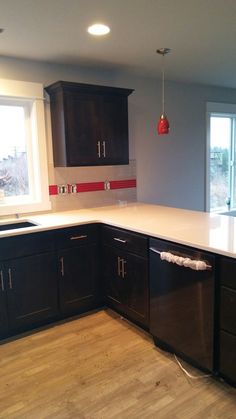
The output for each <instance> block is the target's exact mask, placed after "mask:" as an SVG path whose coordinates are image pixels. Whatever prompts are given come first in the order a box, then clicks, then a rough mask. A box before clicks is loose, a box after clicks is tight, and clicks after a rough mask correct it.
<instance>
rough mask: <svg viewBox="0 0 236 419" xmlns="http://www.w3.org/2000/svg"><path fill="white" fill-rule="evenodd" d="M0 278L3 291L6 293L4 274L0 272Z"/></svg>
mask: <svg viewBox="0 0 236 419" xmlns="http://www.w3.org/2000/svg"><path fill="white" fill-rule="evenodd" d="M0 278H1V289H2V291H4V282H3V272H2V271H0Z"/></svg>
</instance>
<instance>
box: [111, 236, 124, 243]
mask: <svg viewBox="0 0 236 419" xmlns="http://www.w3.org/2000/svg"><path fill="white" fill-rule="evenodd" d="M113 240H116V241H117V242H120V243H124V244H125V243H127V240H123V239H119V237H113Z"/></svg>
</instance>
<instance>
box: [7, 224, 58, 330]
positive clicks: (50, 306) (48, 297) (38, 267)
mask: <svg viewBox="0 0 236 419" xmlns="http://www.w3.org/2000/svg"><path fill="white" fill-rule="evenodd" d="M52 237H53V236H52V233H50V232H47V233H38V234H29V235H23V236H17V237H12V238H5V239H4V238H3V239H1V240H0V249H1V259H2V260H1V270H0V274H1V277H0V280H1V292H0V299H1V309H0V310H1V317H0V329H1V332H2V335H4V334H5V333H8V332H9V333H12V332H17V331H20V330H24V329H27V328H29V327H32V326H34V325H38V324H41V323H42V322H45V321H48V320H49V319H53V318H55V317H56V316H57V314H58V303H57V265H56V258H55V252H54V251H53V240H52Z"/></svg>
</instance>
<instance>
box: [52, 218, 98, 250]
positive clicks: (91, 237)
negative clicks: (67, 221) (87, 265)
mask: <svg viewBox="0 0 236 419" xmlns="http://www.w3.org/2000/svg"><path fill="white" fill-rule="evenodd" d="M97 230H98V228H97V225H95V224H86V225H81V226H78V227H68V228H64V229H60V230H57V231H56V245H57V248H58V249H67V248H70V247H75V246H80V245H84V244H88V243H96V241H97V236H98V232H97Z"/></svg>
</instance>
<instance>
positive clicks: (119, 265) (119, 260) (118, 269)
mask: <svg viewBox="0 0 236 419" xmlns="http://www.w3.org/2000/svg"><path fill="white" fill-rule="evenodd" d="M121 261H122V259H121V258H120V256H118V258H117V274H118V276H120V273H121Z"/></svg>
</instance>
